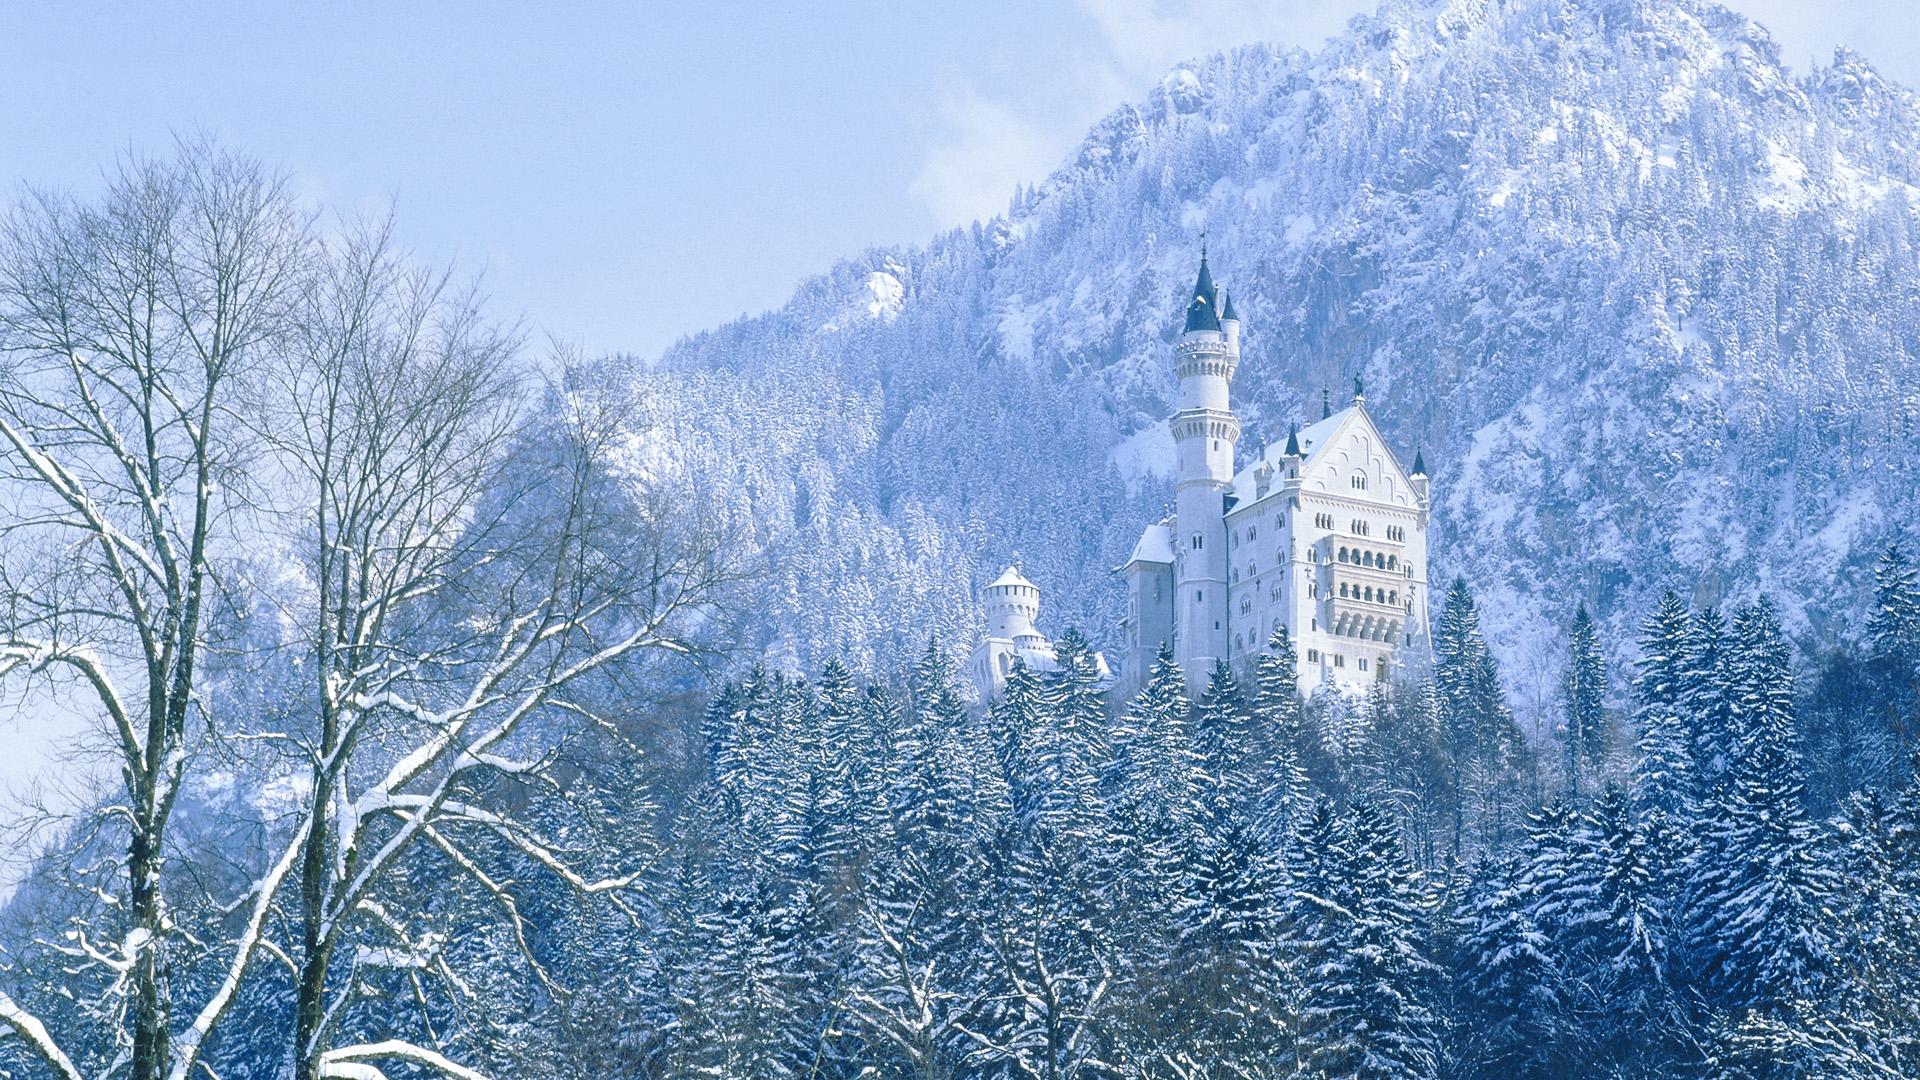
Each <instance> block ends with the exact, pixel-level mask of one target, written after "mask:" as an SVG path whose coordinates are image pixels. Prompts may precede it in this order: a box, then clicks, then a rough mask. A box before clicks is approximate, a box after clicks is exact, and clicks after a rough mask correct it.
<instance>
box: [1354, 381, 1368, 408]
mask: <svg viewBox="0 0 1920 1080" xmlns="http://www.w3.org/2000/svg"><path fill="white" fill-rule="evenodd" d="M1366 402H1367V387H1366V384H1365V383H1362V382H1361V381H1360V376H1358V375H1355V376H1354V377H1353V403H1354V404H1355V405H1364V404H1366Z"/></svg>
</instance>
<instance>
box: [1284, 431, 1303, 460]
mask: <svg viewBox="0 0 1920 1080" xmlns="http://www.w3.org/2000/svg"><path fill="white" fill-rule="evenodd" d="M1287 456H1288V457H1300V456H1302V455H1301V453H1300V429H1299V428H1298V427H1297V426H1295V425H1293V424H1288V425H1287Z"/></svg>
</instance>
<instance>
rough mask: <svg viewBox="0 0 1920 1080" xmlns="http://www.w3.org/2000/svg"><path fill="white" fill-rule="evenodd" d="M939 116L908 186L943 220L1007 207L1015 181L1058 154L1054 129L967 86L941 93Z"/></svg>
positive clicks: (1043, 168)
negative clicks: (936, 134) (938, 128)
mask: <svg viewBox="0 0 1920 1080" xmlns="http://www.w3.org/2000/svg"><path fill="white" fill-rule="evenodd" d="M940 117H941V122H942V125H943V131H942V134H941V137H940V138H939V139H938V140H937V141H936V142H935V143H934V144H933V146H932V147H931V148H930V149H929V150H928V151H927V155H926V159H925V161H923V162H922V163H921V166H920V169H919V171H918V173H916V174H915V176H914V178H913V182H912V183H911V184H910V185H909V186H908V189H907V190H908V192H909V193H910V194H912V196H913V197H914V198H916V199H919V200H920V201H921V202H922V203H924V204H925V205H926V207H927V209H928V210H930V211H932V213H933V215H934V217H935V218H937V219H938V220H939V221H941V222H942V223H944V224H960V223H963V222H968V221H974V220H977V219H981V218H987V217H991V216H993V215H994V214H997V213H999V212H1000V211H1002V210H1004V209H1006V206H1007V200H1008V199H1009V198H1010V197H1011V196H1012V195H1013V189H1014V186H1015V185H1016V184H1019V183H1021V182H1022V181H1027V180H1032V179H1034V178H1035V177H1037V176H1041V175H1044V174H1045V173H1046V171H1047V170H1048V169H1049V168H1050V167H1051V166H1052V164H1053V162H1054V160H1055V159H1057V158H1058V156H1059V153H1058V151H1059V147H1058V145H1057V144H1058V141H1059V139H1058V132H1053V131H1048V130H1045V129H1044V128H1043V127H1042V125H1041V124H1040V122H1039V121H1038V119H1037V118H1036V117H1033V116H1029V115H1023V114H1022V112H1021V110H1020V109H1018V108H1017V107H1015V106H1014V105H1012V104H1010V103H1008V102H1005V101H998V100H995V99H993V98H989V97H986V96H984V95H982V94H981V93H980V92H979V91H978V90H977V89H975V88H974V87H972V86H970V85H962V86H956V87H954V88H952V89H951V90H949V91H948V92H947V93H945V94H944V95H943V96H942V98H941V101H940Z"/></svg>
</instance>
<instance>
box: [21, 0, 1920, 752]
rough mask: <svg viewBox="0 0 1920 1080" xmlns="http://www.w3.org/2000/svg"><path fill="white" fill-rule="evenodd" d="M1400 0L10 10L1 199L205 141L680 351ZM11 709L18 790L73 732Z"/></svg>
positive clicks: (562, 318) (1891, 41)
mask: <svg viewBox="0 0 1920 1080" xmlns="http://www.w3.org/2000/svg"><path fill="white" fill-rule="evenodd" d="M1373 3H1374V0H1264V2H1262V0H970V2H966V3H956V2H951V0H919V2H915V3H899V2H894V3H884V2H879V0H803V2H800V3H780V2H774V0H762V2H759V3H742V2H738V0H712V2H709V3H705V4H687V3H669V2H665V0H648V2H645V3H639V4H635V3H613V2H598V3H594V2H586V0H548V2H545V3H541V4H512V3H487V2H468V3H459V4H455V3H451V2H444V0H441V2H434V0H421V2H412V3H405V4H392V3H371V2H358V0H341V2H336V3H329V4H310V5H276V4H259V3H240V2H231V0H175V2H170V3H166V4H150V5H134V4H120V5H104V4H31V5H30V4H9V5H4V6H0V103H4V105H0V185H4V190H3V191H0V197H10V196H11V194H12V193H13V192H15V191H17V190H19V188H20V187H21V186H22V185H28V184H32V185H39V186H48V187H59V188H71V189H77V190H85V189H87V188H88V187H90V186H93V185H97V184H98V183H99V179H100V176H101V173H102V170H103V169H106V168H108V167H110V166H111V165H112V163H113V161H114V159H115V158H116V156H118V155H122V154H125V153H128V152H165V151H166V149H167V147H168V145H169V144H170V142H171V140H172V138H173V137H174V136H175V135H176V134H195V133H205V134H210V135H212V136H214V137H215V138H217V139H219V140H220V141H222V142H224V143H226V144H227V145H229V146H232V147H234V148H237V149H241V150H244V151H246V152H248V153H251V154H254V155H256V156H258V157H259V158H261V159H262V160H263V161H265V162H267V163H269V164H270V165H273V166H275V167H277V168H280V169H283V170H285V172H286V173H287V174H288V176H289V177H290V179H291V182H292V183H293V185H294V186H295V189H296V190H298V191H299V192H301V193H302V194H303V195H304V196H306V197H307V198H309V199H311V200H312V201H313V203H314V204H315V205H316V206H324V207H327V208H330V210H331V211H335V212H343V213H350V214H378V213H382V212H385V210H386V209H388V208H389V207H390V208H391V209H392V210H393V212H394V214H395V216H396V219H397V222H398V226H399V228H398V232H399V236H400V238H401V240H402V242H403V243H405V244H407V245H408V246H410V247H411V248H412V250H413V251H414V253H415V254H416V255H417V256H418V257H420V258H421V259H423V260H427V261H431V262H434V263H445V262H453V263H455V264H457V265H458V266H460V267H462V268H464V269H466V270H468V271H471V272H477V273H481V274H483V275H484V283H485V287H486V289H487V291H488V293H489V294H490V296H491V297H492V304H493V309H494V311H495V313H496V314H497V315H499V316H500V317H501V318H503V319H509V320H519V321H521V322H522V323H523V324H524V326H525V328H526V329H527V330H528V331H529V332H530V334H531V335H532V336H533V337H534V338H535V339H536V340H539V339H545V338H553V339H556V340H559V341H561V342H564V343H567V344H570V345H573V346H576V347H578V348H580V349H581V350H583V351H585V352H587V353H590V354H597V353H604V352H615V351H624V352H635V353H639V354H643V355H652V354H656V353H658V352H659V351H660V350H661V349H663V348H665V347H666V346H668V345H670V344H671V343H672V342H673V341H675V340H676V339H678V338H679V337H681V336H682V335H685V334H689V333H693V332H696V331H698V330H701V329H703V328H706V327H710V326H713V325H716V324H718V323H721V322H724V321H726V320H728V319H731V318H734V317H736V316H738V315H741V314H743V313H750V312H758V311H762V310H765V309H767V308H770V307H774V306H777V305H778V304H780V303H781V302H782V301H784V300H785V298H786V297H787V296H788V295H789V294H790V293H791V292H792V290H793V288H794V286H795V285H797V284H798V283H799V282H800V281H802V280H803V279H805V278H806V277H808V276H809V275H811V274H814V273H817V272H819V271H821V270H823V269H825V268H826V267H828V266H829V265H830V264H831V263H832V262H833V261H834V260H835V259H838V258H842V257H847V256H853V255H857V254H859V252H861V251H862V250H863V249H865V248H867V247H869V246H874V245H889V244H898V243H913V242H918V241H923V240H925V239H927V238H929V237H930V236H932V235H933V234H934V233H936V232H937V231H939V230H942V229H946V228H951V227H955V226H960V225H964V224H966V223H968V222H970V221H972V220H974V219H975V218H983V217H989V216H991V215H992V214H993V213H995V212H997V211H998V210H1000V209H1001V208H1002V207H1004V206H1005V205H1006V202H1007V199H1008V197H1009V196H1010V195H1011V193H1012V191H1013V188H1014V185H1015V184H1017V183H1022V182H1027V183H1031V182H1033V181H1036V180H1039V179H1041V178H1043V177H1044V176H1045V175H1046V173H1047V172H1049V171H1050V170H1051V169H1052V167H1053V166H1054V165H1055V164H1056V163H1057V162H1059V161H1061V160H1063V159H1064V158H1065V157H1066V156H1067V155H1068V153H1069V152H1070V151H1071V150H1072V149H1073V147H1074V146H1075V145H1076V144H1077V142H1078V141H1079V139H1080V137H1081V135H1082V134H1083V133H1084V131H1085V130H1086V129H1087V127H1088V126H1090V125H1091V124H1092V123H1093V122H1094V121H1095V120H1097V119H1098V118H1099V117H1100V116H1101V115H1103V114H1105V113H1106V112H1107V111H1109V110H1111V109H1112V108H1114V107H1115V106H1117V105H1118V104H1120V103H1121V102H1122V101H1125V100H1128V99H1133V98H1139V97H1141V96H1142V95H1144V94H1145V93H1146V92H1147V91H1148V90H1149V89H1151V88H1152V87H1153V86H1154V85H1155V84H1156V83H1157V82H1158V80H1159V79H1160V77H1161V76H1162V75H1164V74H1165V73H1166V72H1167V71H1168V70H1169V69H1170V68H1171V67H1172V66H1173V65H1174V64H1176V63H1177V62H1179V61H1180V60H1183V59H1186V58H1189V57H1192V56H1197V55H1202V54H1205V53H1208V52H1213V51H1217V50H1220V49H1225V48H1231V47H1233V46H1235V45H1239V44H1244V43H1247V42H1251V41H1257V40H1265V41H1275V42H1282V43H1286V44H1293V45H1301V46H1308V47H1310V46H1312V45H1315V44H1317V43H1318V42H1320V41H1322V40H1324V39H1325V38H1326V37H1327V36H1329V35H1331V34H1334V33H1336V32H1338V31H1339V30H1340V28H1341V27H1342V26H1343V25H1344V24H1345V23H1346V21H1347V19H1348V18H1350V17H1351V16H1352V15H1354V14H1356V13H1358V12H1360V11H1361V10H1363V9H1366V10H1371V8H1372V7H1373ZM1734 6H1735V7H1736V8H1738V9H1739V10H1742V11H1744V12H1746V13H1747V14H1749V15H1751V16H1753V17H1754V18H1756V19H1758V20H1759V21H1760V22H1761V23H1763V24H1764V25H1766V26H1768V27H1769V28H1770V29H1772V30H1773V31H1774V33H1775V36H1776V38H1777V39H1778V40H1779V41H1780V42H1781V45H1782V48H1783V50H1784V52H1785V55H1786V56H1787V57H1788V58H1790V59H1791V60H1792V61H1793V62H1794V63H1796V64H1797V65H1798V66H1800V67H1801V68H1802V70H1804V69H1805V68H1806V67H1807V66H1808V65H1809V64H1810V63H1811V62H1813V61H1814V60H1815V59H1816V58H1818V59H1819V60H1821V61H1822V62H1824V60H1825V59H1826V58H1827V57H1829V56H1831V54H1832V51H1833V49H1834V47H1835V46H1836V45H1845V46H1847V47H1850V48H1852V49H1854V50H1856V51H1858V52H1860V53H1863V54H1864V55H1866V56H1867V57H1868V58H1869V59H1870V60H1871V61H1872V62H1874V63H1875V64H1876V65H1877V66H1878V67H1879V68H1880V70H1881V71H1882V72H1884V73H1885V74H1887V75H1888V76H1890V77H1892V78H1894V79H1896V80H1898V81H1901V82H1904V83H1906V84H1908V85H1920V0H1845V2H1842V0H1818V2H1815V0H1735V3H1734ZM11 712H12V714H13V715H11V716H8V715H7V713H8V710H5V709H4V708H3V707H0V747H4V748H6V749H7V751H8V752H7V753H4V754H0V789H4V788H16V787H18V786H19V785H20V784H21V783H22V782H23V781H24V780H26V779H30V778H32V777H34V776H44V775H47V774H48V773H50V772H52V771H56V770H57V769H58V768H59V767H60V766H59V759H58V758H57V756H56V755H55V754H54V753H53V749H52V748H54V747H56V746H58V745H59V744H60V741H61V736H62V734H63V733H64V732H65V731H66V730H67V727H68V726H69V725H70V723H71V721H70V720H67V719H63V718H62V717H61V716H59V715H58V714H54V713H47V712H44V711H40V710H12V711H11Z"/></svg>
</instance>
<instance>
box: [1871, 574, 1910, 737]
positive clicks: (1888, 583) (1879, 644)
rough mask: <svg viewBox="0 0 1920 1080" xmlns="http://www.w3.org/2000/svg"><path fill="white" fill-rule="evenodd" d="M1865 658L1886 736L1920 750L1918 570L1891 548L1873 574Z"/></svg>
mask: <svg viewBox="0 0 1920 1080" xmlns="http://www.w3.org/2000/svg"><path fill="white" fill-rule="evenodd" d="M1873 581H1874V588H1873V613H1872V615H1870V616H1869V617H1868V619H1867V654H1868V662H1869V664H1870V665H1871V670H1872V672H1873V682H1874V689H1875V690H1876V691H1877V693H1878V696H1879V698H1880V702H1879V712H1880V714H1881V723H1882V724H1883V725H1884V730H1885V731H1886V732H1887V734H1888V735H1889V736H1890V737H1891V740H1892V742H1893V743H1894V744H1895V745H1897V746H1901V747H1913V746H1916V745H1920V570H1916V569H1915V568H1914V565H1913V563H1912V562H1911V561H1910V560H1909V559H1908V558H1907V554H1906V551H1905V549H1903V548H1902V547H1900V545H1899V544H1898V543H1890V544H1888V545H1887V550H1886V552H1885V553H1883V554H1882V555H1881V556H1880V561H1879V563H1878V564H1877V565H1876V566H1875V567H1874V571H1873Z"/></svg>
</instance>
